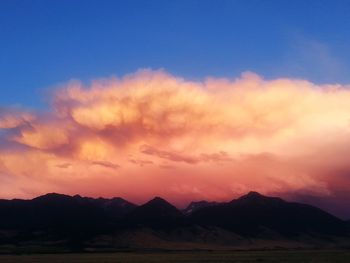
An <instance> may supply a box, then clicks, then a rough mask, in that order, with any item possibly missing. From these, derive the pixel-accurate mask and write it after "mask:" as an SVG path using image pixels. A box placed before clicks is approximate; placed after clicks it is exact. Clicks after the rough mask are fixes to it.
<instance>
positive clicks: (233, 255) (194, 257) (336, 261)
mask: <svg viewBox="0 0 350 263" xmlns="http://www.w3.org/2000/svg"><path fill="white" fill-rule="evenodd" d="M0 262H1V263H12V262H16V263H34V262H35V263H41V262H43V263H44V262H49V263H78V262H82V263H92V262H98V263H110V262H113V263H118V262H120V263H136V262H149V263H152V262H154V263H158V262H169V263H171V262H173V263H176V262H186V263H192V262H206V263H208V262H234V263H238V262H241V263H243V262H285V263H343V262H344V263H348V262H350V251H349V250H348V251H344V250H343V251H339V250H337V251H324V250H322V251H229V252H227V251H225V252H217V251H215V252H199V251H196V252H159V253H158V252H150V253H145V252H139V253H138V252H121V253H94V254H92V253H91V254H88V253H86V254H42V255H0Z"/></svg>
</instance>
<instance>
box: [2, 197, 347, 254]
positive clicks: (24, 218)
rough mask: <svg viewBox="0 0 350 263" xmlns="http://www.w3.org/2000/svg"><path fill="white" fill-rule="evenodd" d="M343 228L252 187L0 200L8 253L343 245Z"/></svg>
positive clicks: (323, 214)
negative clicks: (135, 196) (221, 193)
mask: <svg viewBox="0 0 350 263" xmlns="http://www.w3.org/2000/svg"><path fill="white" fill-rule="evenodd" d="M349 229H350V226H349V222H346V221H343V220H341V219H339V218H337V217H335V216H333V215H331V214H329V213H327V212H325V211H323V210H321V209H319V208H316V207H313V206H310V205H306V204H301V203H295V202H286V201H284V200H283V199H281V198H278V197H268V196H264V195H261V194H259V193H257V192H250V193H248V194H247V195H244V196H242V197H240V198H238V199H234V200H232V201H230V202H226V203H216V202H206V201H200V202H192V203H191V204H190V205H189V206H188V207H187V208H186V209H185V210H183V211H180V210H178V209H177V208H176V207H175V206H173V205H172V204H170V203H169V202H167V201H166V200H164V199H162V198H160V197H155V198H154V199H152V200H150V201H148V202H147V203H145V204H143V205H140V206H137V205H134V204H132V203H130V202H128V201H126V200H124V199H122V198H119V197H116V198H111V199H106V198H96V199H95V198H90V197H81V196H79V195H75V196H68V195H62V194H56V193H50V194H46V195H43V196H39V197H37V198H34V199H32V200H19V199H14V200H0V253H2V251H3V250H2V249H3V248H6V249H7V250H4V251H5V252H4V253H10V252H11V251H16V249H17V248H18V249H19V250H21V251H22V250H23V248H26V247H31V248H33V247H36V248H43V250H42V251H47V249H48V248H50V249H53V252H55V251H82V250H84V249H89V251H91V250H97V251H103V250H104V249H107V250H116V249H117V250H118V249H125V248H138V249H139V248H146V247H147V248H159V247H163V248H164V247H166V248H167V249H174V246H175V247H177V248H188V247H190V248H198V247H205V248H208V247H209V248H211V247H212V246H214V247H217V246H242V245H245V246H249V247H250V248H252V247H254V246H255V245H256V244H257V243H256V242H257V241H259V240H260V241H259V242H260V243H259V244H260V245H259V246H258V245H256V246H255V247H266V246H268V247H269V246H273V247H274V246H286V244H287V243H288V244H292V245H293V246H298V247H300V246H304V245H305V246H310V244H312V245H313V246H315V245H317V246H318V245H320V244H332V246H334V244H336V245H337V246H346V244H345V245H342V244H344V243H341V242H343V241H339V240H347V242H348V243H347V244H350V231H349ZM272 242H274V243H272ZM286 242H287V243H286ZM336 242H340V243H336ZM267 244H269V245H267ZM272 244H274V245H272ZM99 249H100V250H99ZM50 251H51V250H50Z"/></svg>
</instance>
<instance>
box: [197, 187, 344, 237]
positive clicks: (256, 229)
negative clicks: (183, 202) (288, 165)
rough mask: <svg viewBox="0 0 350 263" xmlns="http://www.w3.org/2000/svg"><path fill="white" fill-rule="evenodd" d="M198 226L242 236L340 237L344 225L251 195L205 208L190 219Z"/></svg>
mask: <svg viewBox="0 0 350 263" xmlns="http://www.w3.org/2000/svg"><path fill="white" fill-rule="evenodd" d="M190 217H191V219H192V222H193V223H195V224H199V225H210V226H217V227H221V228H224V229H229V230H231V231H233V232H235V233H238V234H240V235H244V236H259V235H261V234H264V232H268V233H275V234H278V235H282V236H296V235H299V234H324V235H327V234H328V235H342V234H344V231H345V229H346V224H345V222H344V221H342V220H340V219H338V218H337V217H335V216H333V215H331V214H329V213H327V212H325V211H322V210H321V209H319V208H316V207H313V206H310V205H306V204H300V203H293V202H286V201H284V200H282V199H280V198H277V197H267V196H263V195H261V194H259V193H257V192H250V193H248V194H247V195H244V196H242V197H240V198H238V199H235V200H232V201H231V202H228V203H223V204H218V205H215V206H208V207H204V208H202V209H198V210H197V211H194V212H193V213H192V214H191V215H190Z"/></svg>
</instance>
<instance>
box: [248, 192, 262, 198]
mask: <svg viewBox="0 0 350 263" xmlns="http://www.w3.org/2000/svg"><path fill="white" fill-rule="evenodd" d="M245 197H249V198H258V197H265V196H264V195H262V194H260V193H258V192H255V191H250V192H249V193H248V194H246V195H245Z"/></svg>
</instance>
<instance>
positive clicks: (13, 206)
mask: <svg viewBox="0 0 350 263" xmlns="http://www.w3.org/2000/svg"><path fill="white" fill-rule="evenodd" d="M134 207H136V206H135V205H134V204H132V203H130V202H128V201H126V200H124V199H122V198H113V199H103V198H98V199H93V198H88V197H81V196H79V195H75V196H68V195H63V194H56V193H50V194H46V195H43V196H39V197H37V198H34V199H32V200H19V199H14V200H0V214H1V217H0V227H1V228H5V229H27V228H29V229H44V228H50V229H51V228H54V229H64V230H68V229H74V228H76V226H77V225H78V226H79V228H82V227H93V226H96V225H98V223H101V224H102V223H103V222H109V221H113V220H115V219H116V218H120V217H123V216H124V215H125V214H126V213H129V212H130V211H131V210H132V209H133V208H134ZM24 219H25V220H24Z"/></svg>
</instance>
